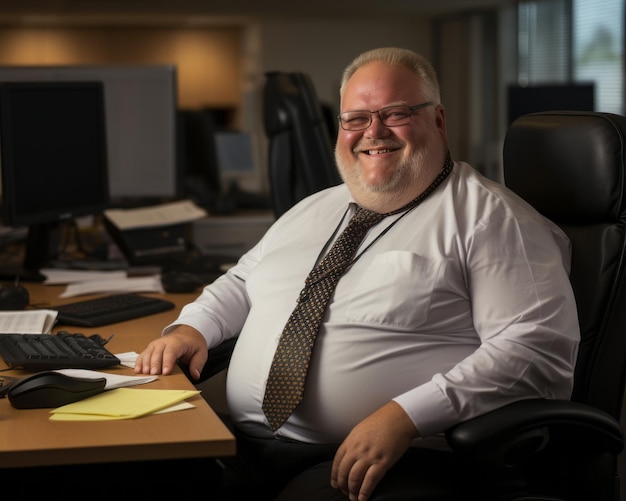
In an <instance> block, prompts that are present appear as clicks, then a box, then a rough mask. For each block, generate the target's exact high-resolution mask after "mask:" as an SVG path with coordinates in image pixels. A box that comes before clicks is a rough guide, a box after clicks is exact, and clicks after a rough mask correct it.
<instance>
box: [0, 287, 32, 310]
mask: <svg viewBox="0 0 626 501" xmlns="http://www.w3.org/2000/svg"><path fill="white" fill-rule="evenodd" d="M29 302H30V297H29V295H28V290H27V289H26V287H24V286H22V285H16V284H3V285H0V310H23V309H24V308H26V307H27V306H28V303H29Z"/></svg>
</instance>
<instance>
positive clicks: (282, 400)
mask: <svg viewBox="0 0 626 501" xmlns="http://www.w3.org/2000/svg"><path fill="white" fill-rule="evenodd" d="M386 215H387V214H378V213H377V212H372V211H369V210H367V209H363V208H362V207H357V209H356V212H355V214H354V216H352V219H350V222H349V223H348V225H347V226H346V228H345V230H344V231H343V232H342V233H341V235H339V238H338V239H337V241H336V242H335V244H334V245H333V246H332V247H331V249H330V250H329V252H328V254H327V255H326V257H324V259H322V261H321V262H320V263H319V264H318V265H317V266H316V267H315V268H313V270H312V271H311V273H309V276H308V277H307V279H306V281H305V284H304V288H303V289H302V291H301V292H300V297H299V298H298V304H297V305H296V307H295V309H294V310H293V312H292V313H291V316H290V317H289V320H288V321H287V324H286V325H285V328H284V330H283V333H282V335H281V337H280V341H279V343H278V347H277V348H276V353H275V354H274V360H273V361H272V366H271V368H270V372H269V377H268V380H267V387H266V389H265V398H264V399H263V412H264V413H265V416H266V417H267V419H268V421H269V423H270V426H271V427H272V430H274V431H275V430H277V429H278V428H280V427H281V426H282V424H283V423H284V422H285V421H286V420H287V418H288V417H289V416H290V415H291V413H292V412H293V411H294V409H295V408H296V407H297V406H298V404H299V403H300V401H301V400H302V394H303V391H304V381H305V379H306V375H307V370H308V367H309V360H310V358H311V352H312V350H313V344H314V343H315V337H316V336H317V332H318V330H319V328H320V324H321V323H322V318H323V317H324V313H325V312H326V307H327V306H328V302H329V300H330V297H331V296H332V294H333V291H334V290H335V286H336V285H337V282H338V281H339V277H340V276H341V275H342V273H343V272H344V270H345V269H346V267H347V266H348V265H349V264H350V263H351V262H352V258H353V257H354V254H355V253H356V250H357V248H358V247H359V244H360V243H361V241H362V240H363V238H364V237H365V234H366V233H367V231H368V230H369V229H370V228H371V227H372V226H374V225H375V224H376V223H378V222H380V221H381V220H382V219H383V218H384V217H385V216H386Z"/></svg>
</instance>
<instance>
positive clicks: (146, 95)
mask: <svg viewBox="0 0 626 501" xmlns="http://www.w3.org/2000/svg"><path fill="white" fill-rule="evenodd" d="M0 82H102V83H103V85H104V105H105V112H106V117H107V124H106V133H107V158H108V164H109V193H110V196H111V203H112V204H117V205H126V206H141V205H151V204H155V203H160V202H162V201H170V200H174V199H177V198H179V197H180V195H181V186H180V181H181V180H180V179H179V176H180V173H179V171H178V166H177V163H176V107H177V103H176V100H177V76H176V67H175V66H173V65H169V64H163V65H120V66H109V65H69V66H56V65H47V66H45V65H44V66H19V65H17V66H0Z"/></svg>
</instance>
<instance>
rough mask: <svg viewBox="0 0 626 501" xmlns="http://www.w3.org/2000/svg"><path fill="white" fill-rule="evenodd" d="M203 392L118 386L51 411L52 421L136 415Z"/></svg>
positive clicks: (90, 419) (117, 418) (173, 403)
mask: <svg viewBox="0 0 626 501" xmlns="http://www.w3.org/2000/svg"><path fill="white" fill-rule="evenodd" d="M198 393H200V392H199V391H198V390H152V389H137V388H117V389H115V390H109V391H105V392H104V393H100V394H98V395H95V396H93V397H89V398H86V399H84V400H80V401H78V402H74V403H72V404H67V405H64V406H62V407H59V408H57V409H53V410H52V411H51V413H52V415H51V416H50V419H51V420H52V421H107V420H119V419H134V418H138V417H141V416H145V415H147V414H152V413H154V412H157V411H161V410H164V409H167V408H169V407H171V406H173V405H175V404H177V403H180V402H182V401H184V400H185V399H187V398H189V397H192V396H194V395H197V394H198Z"/></svg>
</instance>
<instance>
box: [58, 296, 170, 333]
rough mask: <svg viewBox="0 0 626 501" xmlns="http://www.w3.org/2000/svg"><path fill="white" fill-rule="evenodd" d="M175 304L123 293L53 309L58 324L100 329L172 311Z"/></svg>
mask: <svg viewBox="0 0 626 501" xmlns="http://www.w3.org/2000/svg"><path fill="white" fill-rule="evenodd" d="M172 308H174V303H172V302H171V301H166V300H165V299H160V298H156V297H149V296H140V295H139V294H132V293H128V294H127V293H123V294H111V295H109V296H102V297H99V298H96V299H86V300H84V301H77V302H74V303H68V304H63V305H61V306H53V307H51V308H49V309H51V310H56V311H58V312H59V315H58V317H57V319H58V322H59V323H60V324H65V325H77V326H80V327H99V326H101V325H106V324H114V323H116V322H123V321H125V320H131V319H133V318H139V317H145V316H147V315H152V314H154V313H161V312H162V311H167V310H171V309H172Z"/></svg>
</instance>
